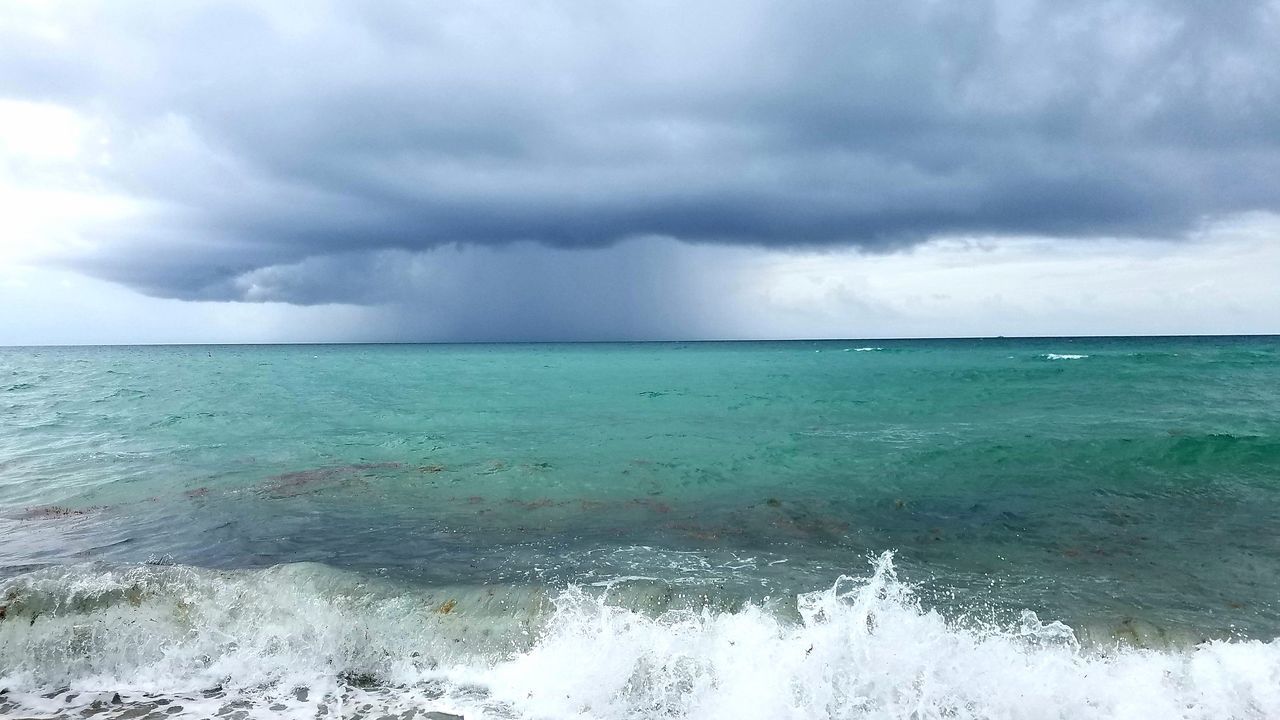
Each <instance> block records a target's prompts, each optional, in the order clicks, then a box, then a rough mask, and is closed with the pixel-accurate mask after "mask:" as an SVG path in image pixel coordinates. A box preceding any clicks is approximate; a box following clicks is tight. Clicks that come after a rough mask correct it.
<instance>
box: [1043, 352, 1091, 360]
mask: <svg viewBox="0 0 1280 720" xmlns="http://www.w3.org/2000/svg"><path fill="white" fill-rule="evenodd" d="M1043 357H1044V358H1045V359H1046V360H1083V359H1085V358H1087V357H1089V356H1088V355H1071V354H1058V353H1047V354H1045V355H1044V356H1043Z"/></svg>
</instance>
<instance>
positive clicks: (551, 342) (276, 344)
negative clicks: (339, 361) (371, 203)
mask: <svg viewBox="0 0 1280 720" xmlns="http://www.w3.org/2000/svg"><path fill="white" fill-rule="evenodd" d="M1178 338H1181V339H1191V338H1280V333H1186V334H1177V333H1175V334H1163V333H1162V334H1133V335H936V336H897V337H825V338H697V339H651V340H339V341H332V340H315V341H312V340H306V341H293V342H290V341H279V342H122V343H37V344H17V343H15V344H9V343H0V349H14V350H20V349H44V348H49V349H56V348H125V347H292V346H297V347H320V346H330V345H370V346H378V345H383V346H385V345H643V344H649V345H671V344H676V343H708V344H710V343H816V342H919V341H960V340H1106V339H1113V340H1119V339H1149V340H1155V339H1178Z"/></svg>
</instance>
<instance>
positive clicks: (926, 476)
mask: <svg viewBox="0 0 1280 720" xmlns="http://www.w3.org/2000/svg"><path fill="white" fill-rule="evenodd" d="M1278 603H1280V338H1276V337H1251V338H1245V337H1240V338H1230V337H1225V338H1224V337H1215V338H1107V339H1101V338H1100V339H1084V338H1075V339H1071V338H1061V339H982V340H977V339H975V340H940V341H888V340H881V341H824V342H776V343H774V342H761V343H651V344H585V345H555V344H550V345H456V346H449V345H419V346H403V345H401V346H395V345H392V346H338V345H335V346H256V347H244V346H227V347H194V346H187V347H87V348H0V716H6V717H14V716H16V717H86V716H92V717H102V718H126V717H131V718H132V717H155V718H159V717H225V718H237V717H298V718H315V717H325V718H333V717H360V718H380V717H397V718H400V717H429V716H428V715H427V713H430V712H438V713H453V714H459V715H464V716H465V717H467V718H468V719H469V720H471V719H474V718H608V719H620V718H698V719H704V718H726V719H727V718H733V719H735V720H745V719H751V718H769V719H770V720H778V719H782V718H919V719H924V718H1037V719H1038V718H1160V719H1161V720H1168V719H1169V718H1183V717H1186V718H1275V717H1280V641H1276V638H1277V637H1280V604H1278ZM435 717H440V716H435Z"/></svg>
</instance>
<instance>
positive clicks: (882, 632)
mask: <svg viewBox="0 0 1280 720" xmlns="http://www.w3.org/2000/svg"><path fill="white" fill-rule="evenodd" d="M2 592H3V601H2V602H3V603H4V617H3V619H2V620H0V688H3V689H4V692H3V693H2V694H0V715H10V714H25V715H30V716H47V717H59V716H72V715H74V716H77V717H78V716H80V715H81V713H85V714H93V715H95V716H97V717H126V716H128V717H134V716H140V715H142V714H144V713H145V712H152V711H154V712H155V713H157V716H160V715H159V714H164V713H169V714H168V715H167V716H169V717H173V716H212V715H219V714H220V715H222V716H225V717H281V716H284V717H309V718H310V717H317V716H319V715H324V716H337V717H381V716H385V715H390V714H395V715H397V716H400V715H401V714H403V713H407V712H410V711H413V712H416V713H419V715H418V716H419V717H421V716H422V714H423V713H426V712H431V711H435V712H449V713H457V714H461V715H464V716H466V717H467V718H477V717H504V718H509V717H529V718H566V717H572V718H655V717H667V718H735V719H741V718H771V719H773V718H944V717H945V718H993V717H998V718H1045V717H1071V718H1103V717H1107V718H1110V717H1126V718H1161V719H1165V718H1226V717H1239V718H1245V717H1276V716H1280V683H1277V682H1276V678H1277V677H1280V645H1278V644H1277V643H1274V642H1273V643H1263V642H1259V641H1232V642H1226V641H1215V642H1209V643H1205V644H1202V645H1199V646H1195V647H1188V648H1165V649H1155V650H1153V649H1147V650H1138V649H1133V648H1127V647H1123V646H1119V645H1116V646H1107V647H1103V646H1094V647H1087V648H1082V647H1081V645H1080V644H1079V643H1078V642H1077V640H1076V637H1075V634H1074V633H1073V632H1072V630H1071V628H1069V627H1067V626H1066V625H1063V624H1061V623H1058V622H1042V621H1041V620H1040V619H1038V618H1037V617H1036V616H1035V615H1034V614H1032V613H1030V612H1026V613H1024V614H1023V616H1022V619H1021V621H1020V622H1017V623H1014V624H1012V625H1010V626H1007V627H992V626H984V625H982V624H974V623H967V622H966V621H963V620H956V619H948V618H946V617H944V616H943V615H941V614H939V613H938V612H936V611H934V610H930V609H926V608H925V607H923V606H922V605H921V603H920V602H919V601H918V600H917V599H916V597H915V596H914V595H913V594H912V592H911V589H910V587H909V586H908V585H907V584H905V583H903V582H901V581H899V580H898V578H897V576H896V575H895V572H894V569H893V561H892V557H891V556H890V555H889V554H885V555H883V556H881V557H880V558H879V559H877V560H876V561H875V562H874V564H873V567H872V569H871V572H870V574H869V575H868V576H866V577H863V578H848V577H841V578H840V579H839V580H838V581H837V582H836V583H835V584H834V585H833V586H832V587H830V588H828V589H825V590H819V591H815V592H810V593H806V594H802V595H800V596H799V597H797V598H794V599H792V600H788V601H786V602H779V603H776V604H771V603H765V604H747V605H744V606H741V607H737V608H735V609H723V608H721V609H712V608H711V607H697V606H689V607H677V606H675V605H672V604H670V603H667V604H665V605H664V604H663V603H655V602H652V601H653V600H654V598H653V594H652V588H648V589H645V590H643V592H642V593H641V594H640V595H639V596H637V595H635V594H634V593H632V592H631V591H630V590H629V586H627V585H625V584H621V585H617V586H612V587H607V588H595V589H592V588H579V587H570V588H568V589H565V590H561V591H558V592H552V593H550V594H548V593H545V592H544V591H542V590H541V589H539V588H536V587H531V586H530V587H492V588H486V587H471V588H461V587H459V588H436V589H422V588H417V589H409V588H406V587H401V586H395V585H392V584H390V583H385V582H381V581H378V580H375V579H371V578H367V577H361V576H357V575H353V574H350V573H344V572H341V571H336V570H333V569H330V568H326V567H323V566H317V565H288V566H280V567H276V568H271V569H267V570H259V571H238V572H215V571H208V570H200V569H195V568H185V567H150V566H142V567H126V568H104V567H97V566H79V567H67V568H54V569H47V570H42V571H39V572H37V573H33V574H30V575H26V576H23V577H20V578H17V579H15V580H13V581H11V582H10V583H9V584H8V585H7V587H5V588H4V589H3V591H2ZM411 714H412V713H411Z"/></svg>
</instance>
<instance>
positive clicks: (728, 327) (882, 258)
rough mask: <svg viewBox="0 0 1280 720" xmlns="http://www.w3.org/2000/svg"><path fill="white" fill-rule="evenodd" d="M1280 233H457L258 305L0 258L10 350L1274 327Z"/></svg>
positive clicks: (331, 270) (1243, 229)
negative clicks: (716, 236) (896, 237)
mask: <svg viewBox="0 0 1280 720" xmlns="http://www.w3.org/2000/svg"><path fill="white" fill-rule="evenodd" d="M1277 236H1280V216H1277V215H1256V216H1252V217H1246V218H1237V219H1236V220H1233V221H1231V222H1229V223H1218V224H1214V225H1211V226H1209V227H1206V228H1205V229H1204V230H1203V231H1201V232H1197V233H1193V234H1192V235H1191V236H1189V237H1188V238H1187V239H1186V240H1185V241H1183V242H1178V243H1169V242H1160V241H1146V240H1105V239H1101V240H1079V239H1051V238H1004V237H973V238H968V239H958V238H951V239H944V240H932V241H928V242H925V243H923V244H919V245H916V246H913V247H912V248H911V249H910V250H907V251H903V252H897V253H879V254H868V253H865V252H861V251H859V250H857V249H850V248H823V249H794V248H778V249H766V250H761V249H759V248H751V247H745V246H740V245H729V244H690V243H682V242H677V241H675V240H671V239H669V238H641V239H633V240H628V241H623V242H621V243H618V244H615V245H612V246H609V247H601V248H587V249H565V248H548V247H546V246H542V245H539V244H536V243H531V242H522V243H512V244H508V245H503V246H484V245H449V246H444V247H438V248H434V249H430V250H421V251H412V252H410V251H404V250H388V251H378V252H357V253H351V254H348V255H344V256H328V257H323V258H310V259H307V260H303V261H299V262H295V263H289V264H282V265H273V266H269V267H265V268H259V269H256V270H253V271H250V272H248V273H245V274H243V275H241V276H238V277H237V278H236V279H235V280H233V281H232V283H233V287H228V288H225V289H223V290H222V291H221V292H222V293H224V294H235V295H237V296H240V297H245V298H247V299H250V300H252V302H235V303H229V302H208V301H202V302H188V301H179V300H173V299H161V298H148V297H143V296H141V295H138V294H136V293H133V292H130V291H129V290H127V289H125V288H122V287H120V286H118V285H115V284H111V283H107V282H104V281H100V280H92V279H88V278H85V277H83V276H80V275H77V274H74V273H70V272H67V271H55V270H50V269H48V268H31V267H25V268H24V267H19V266H13V267H10V268H9V269H7V270H6V268H5V267H4V266H3V265H2V264H0V343H8V344H13V343H20V344H21V343H27V344H31V343H68V342H70V343H84V342H192V341H195V342H262V341H274V342H287V341H304V342H305V341H310V342H316V341H320V342H326V341H327V342H333V341H388V340H433V341H485V340H637V339H646V340H648V339H676V340H686V339H768V338H815V337H836V338H840V337H843V338H875V337H929V336H980V335H1009V336H1013V335H1090V334H1092V335H1097V334H1119V335H1126V334H1205V333H1268V332H1270V333H1276V332H1280V314H1277V311H1276V308H1280V284H1277V283H1276V282H1275V268H1276V267H1280V243H1277V242H1276V237H1277ZM283 300H289V301H290V302H282V301H283ZM322 300H323V301H325V302H324V303H323V304H321V302H320V301H322ZM300 303H305V304H300Z"/></svg>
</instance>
